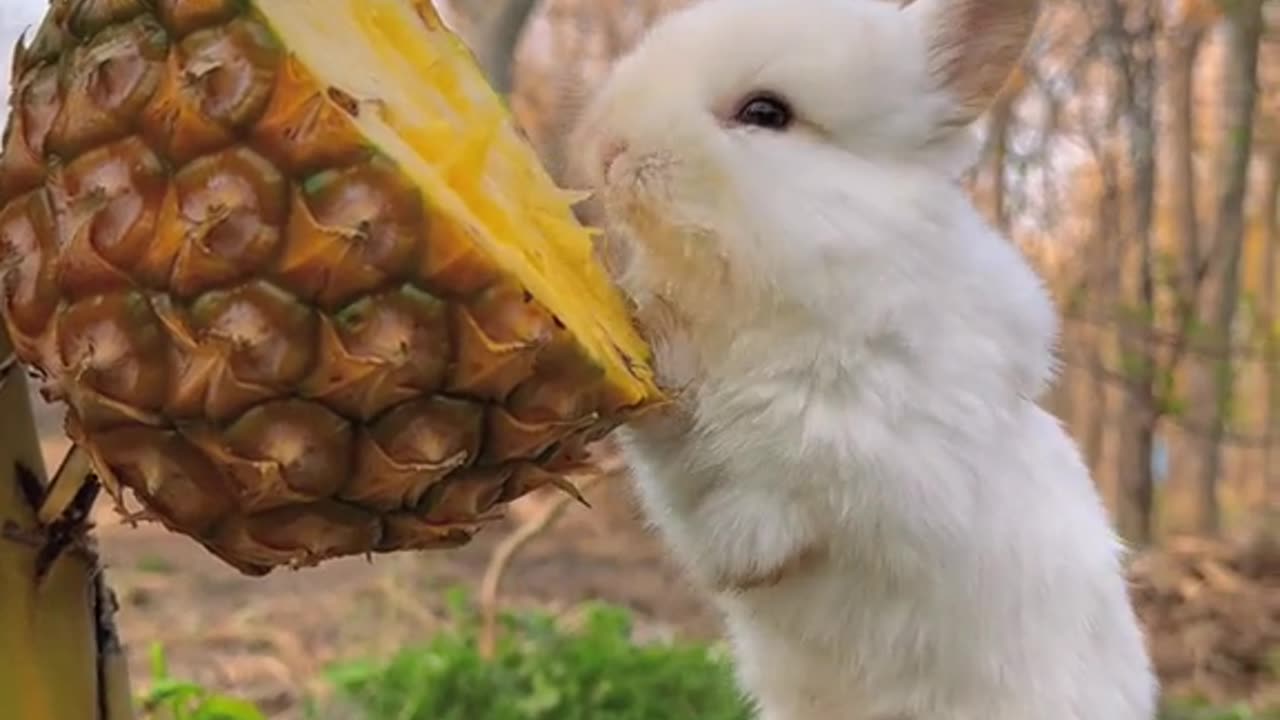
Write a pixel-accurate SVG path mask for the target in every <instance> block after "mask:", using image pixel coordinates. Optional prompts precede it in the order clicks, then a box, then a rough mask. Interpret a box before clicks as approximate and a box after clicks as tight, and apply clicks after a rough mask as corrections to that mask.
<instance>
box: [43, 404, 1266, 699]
mask: <svg viewBox="0 0 1280 720" xmlns="http://www.w3.org/2000/svg"><path fill="white" fill-rule="evenodd" d="M42 420H44V422H42V423H41V424H42V426H43V428H42V429H43V430H45V432H46V434H45V437H46V438H47V439H48V440H47V443H48V444H47V447H46V454H47V455H48V456H49V457H50V458H54V457H57V456H58V454H59V453H60V452H61V451H62V449H63V447H64V442H65V441H64V440H62V439H61V437H60V435H59V433H57V432H56V425H55V424H54V423H53V421H52V420H48V419H46V418H42ZM587 495H588V498H589V499H590V501H591V504H592V506H593V507H592V508H591V509H588V508H584V507H580V506H576V505H574V506H572V507H571V508H570V509H569V510H568V512H567V513H566V514H565V515H564V516H563V517H562V519H561V520H560V522H558V523H557V524H555V525H554V526H553V527H552V528H551V530H550V531H548V532H547V533H545V534H543V535H541V536H539V537H538V538H537V539H535V540H534V541H533V542H532V543H531V544H529V545H528V546H527V547H525V548H524V550H523V551H522V552H521V553H520V554H519V555H518V556H517V557H516V559H515V560H514V562H513V563H512V564H511V567H510V572H509V574H508V575H507V579H506V581H505V583H504V585H503V592H502V598H503V601H504V603H505V606H506V607H522V606H523V607H529V606H537V607H540V608H544V609H546V608H550V609H553V610H559V609H568V608H570V607H572V606H573V605H575V604H576V603H579V602H581V601H584V600H589V599H602V600H606V601H611V602H615V603H621V604H624V605H626V606H628V607H630V608H632V609H633V610H634V611H635V613H636V614H637V616H638V619H639V621H640V622H639V626H640V628H641V632H643V633H644V634H646V635H650V636H653V635H662V634H669V633H680V634H681V635H684V636H686V637H688V636H694V637H700V638H714V637H716V636H718V634H719V632H720V626H719V624H718V622H717V620H716V618H715V616H714V614H713V613H711V612H710V609H709V608H708V607H707V606H706V605H705V604H703V603H702V602H700V601H699V599H698V598H697V597H696V596H695V595H694V594H693V593H692V592H691V591H690V590H689V589H688V587H687V585H686V584H685V583H684V582H683V581H682V580H681V578H680V576H679V574H678V573H677V572H676V570H675V569H674V568H673V567H672V566H671V565H670V564H669V563H668V562H667V561H666V560H665V559H664V557H663V554H662V552H661V549H660V547H659V546H658V544H657V542H656V540H655V538H654V537H653V536H652V535H651V534H650V533H649V532H648V531H647V529H646V528H645V526H644V524H643V523H642V522H641V521H640V520H639V514H638V511H637V508H636V507H635V506H634V504H633V503H632V502H631V500H630V493H629V491H628V489H627V487H626V478H625V477H624V476H623V475H622V474H621V473H620V472H617V473H614V474H612V475H610V476H609V477H607V478H606V479H605V480H603V481H601V482H599V483H597V484H596V485H594V486H593V487H591V488H590V489H589V490H588V492H587ZM540 502H545V498H538V497H535V498H533V499H531V500H530V501H529V502H527V503H525V504H524V505H523V506H522V507H524V508H534V507H537V506H538V503H540ZM520 514H521V513H519V512H517V513H513V517H512V518H509V519H508V520H507V521H506V522H504V523H500V524H498V525H496V526H494V527H492V528H491V529H489V530H488V531H486V532H484V533H482V534H481V535H480V536H478V537H477V539H476V540H475V541H474V542H473V543H472V544H471V545H470V546H468V547H466V548H463V549H461V550H456V551H450V552H433V553H425V554H397V555H391V556H383V557H379V558H377V559H375V560H373V561H368V560H365V559H363V558H352V559H345V560H337V561H330V562H328V563H325V564H323V565H322V566H320V567H317V568H311V569H305V570H299V571H289V570H282V571H276V572H275V573H272V574H271V575H269V576H267V577H265V578H249V577H245V576H242V575H240V574H239V573H238V572H236V571H235V570H232V569H231V568H229V567H228V566H226V565H224V564H223V563H222V562H221V561H219V560H217V559H215V558H214V557H213V556H211V555H210V554H209V553H207V552H206V551H205V550H204V549H203V548H201V547H200V546H198V545H196V544H195V543H194V542H192V541H190V540H187V539H186V538H184V537H181V536H178V535H175V534H173V533H170V532H168V531H167V530H164V529H163V528H161V527H160V526H158V525H155V524H143V525H139V526H136V527H133V526H128V525H124V524H122V523H121V522H120V521H119V519H118V518H117V517H116V516H115V514H114V513H113V512H112V510H111V507H110V505H109V504H108V503H101V504H100V506H99V509H98V512H97V522H98V525H99V527H98V538H99V542H100V550H101V553H102V556H103V559H104V562H105V564H106V566H107V578H108V582H109V583H110V584H111V586H112V587H113V589H114V590H115V593H116V595H117V598H118V601H119V604H120V611H119V614H118V616H117V621H118V623H119V626H120V628H119V629H120V631H121V634H122V636H123V637H124V639H125V641H126V642H127V644H128V651H129V654H130V666H131V671H132V673H133V675H134V677H135V678H136V684H138V685H139V686H140V687H139V689H141V687H142V686H145V680H146V673H147V652H148V648H149V647H150V645H151V644H152V643H155V642H159V643H162V644H163V645H164V647H165V649H166V651H167V654H168V657H169V660H170V663H171V667H172V669H173V671H174V673H175V674H177V675H179V676H181V677H184V678H188V679H193V680H196V681H199V682H201V683H203V684H206V685H208V686H211V687H214V688H218V689H222V690H226V691H229V692H232V693H234V694H237V695H240V696H242V697H248V698H250V699H252V700H254V701H256V702H257V703H259V704H260V706H261V707H262V708H263V710H264V711H265V712H267V714H268V715H269V716H270V717H273V718H284V719H286V720H294V719H296V718H299V717H300V713H301V706H300V702H301V700H302V699H303V698H304V697H306V696H308V695H311V696H321V697H322V696H323V694H324V692H325V690H326V688H325V686H324V685H323V683H322V681H321V680H320V677H321V675H320V673H321V671H322V670H323V669H324V668H325V667H326V666H328V665H329V664H330V663H332V662H334V661H337V660H342V659H352V658H360V657H365V658H368V657H372V658H379V657H386V656H388V655H389V654H390V653H391V652H392V651H393V650H394V649H396V648H397V647H401V646H403V645H404V644H406V643H411V642H413V641H414V640H416V639H421V638H425V637H426V636H428V635H430V633H432V631H433V630H435V629H437V628H439V627H440V626H441V624H442V623H443V622H445V619H444V616H443V612H442V610H443V607H442V606H443V599H444V598H443V592H442V591H443V590H445V589H447V588H450V587H457V586H461V587H464V588H467V589H468V590H470V591H471V592H472V593H473V594H475V593H477V592H478V588H479V585H480V578H481V576H482V575H483V573H484V570H485V568H486V566H487V565H488V563H489V561H490V555H491V554H492V552H493V549H494V546H495V545H496V544H497V543H498V542H500V541H501V540H502V538H504V537H505V536H506V535H507V534H509V533H510V532H511V531H512V530H513V529H514V528H515V527H516V525H517V523H518V522H519V520H520V518H519V517H516V516H518V515H520ZM525 515H527V513H525ZM1132 576H1133V585H1134V597H1135V601H1136V603H1137V606H1138V609H1139V613H1140V614H1141V616H1142V619H1143V622H1144V623H1145V624H1146V626H1147V627H1148V629H1149V635H1150V638H1151V644H1152V653H1153V656H1154V657H1155V660H1156V663H1157V666H1158V669H1159V671H1160V673H1161V676H1162V680H1163V681H1164V684H1165V686H1166V687H1167V688H1168V689H1170V691H1171V692H1173V693H1176V694H1178V695H1186V694H1198V695H1204V696H1208V697H1209V698H1211V699H1213V700H1214V701H1216V702H1222V703H1229V702H1235V701H1238V700H1242V699H1247V700H1252V701H1254V702H1255V703H1259V704H1261V703H1272V702H1275V703H1277V704H1280V544H1277V543H1275V542H1271V543H1266V542H1251V543H1248V544H1225V543H1212V542H1207V541H1203V540H1197V539H1192V538H1182V539H1174V540H1172V541H1169V542H1167V543H1165V545H1164V547H1163V548H1162V549H1161V550H1160V551H1158V552H1149V553H1143V554H1141V555H1139V556H1138V557H1136V558H1135V560H1134V563H1133V571H1132Z"/></svg>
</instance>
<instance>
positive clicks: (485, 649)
mask: <svg viewBox="0 0 1280 720" xmlns="http://www.w3.org/2000/svg"><path fill="white" fill-rule="evenodd" d="M603 477H605V473H603V472H597V473H594V474H592V475H590V476H588V477H586V478H585V479H583V480H582V481H581V482H580V484H579V490H581V491H585V490H586V489H587V488H589V487H590V486H592V485H594V484H596V483H597V482H599V481H600V480H601V478H603ZM575 501H576V498H575V497H574V496H573V495H570V494H567V493H559V494H557V495H556V496H554V497H553V498H551V500H550V501H549V502H547V504H546V505H544V506H543V507H542V508H540V512H538V514H536V515H534V516H533V517H532V518H530V519H529V520H526V521H525V522H524V523H522V524H521V525H520V526H519V527H518V528H516V529H515V531H514V532H512V533H511V534H510V535H508V536H507V537H505V538H503V540H502V542H501V543H499V544H498V546H497V547H496V548H494V550H493V554H492V555H491V556H490V557H489V565H488V567H486V568H485V571H484V578H483V579H482V580H481V581H480V597H479V604H480V618H481V626H480V640H479V646H480V654H481V656H482V657H485V658H489V659H492V658H493V656H494V653H495V652H497V648H498V614H499V611H500V609H501V600H500V591H501V589H502V580H503V578H504V577H505V576H506V573H507V567H508V566H510V564H511V561H512V559H514V558H515V556H516V554H517V553H519V552H520V550H521V549H523V548H524V547H525V546H526V545H528V544H529V543H530V542H532V541H533V540H534V539H535V538H537V537H538V536H539V535H541V534H542V533H544V532H546V531H547V530H549V529H550V528H551V527H552V526H554V525H555V522H556V520H558V519H559V518H560V516H561V515H563V514H564V513H565V511H566V510H568V509H569V506H570V504H571V503H573V502H575Z"/></svg>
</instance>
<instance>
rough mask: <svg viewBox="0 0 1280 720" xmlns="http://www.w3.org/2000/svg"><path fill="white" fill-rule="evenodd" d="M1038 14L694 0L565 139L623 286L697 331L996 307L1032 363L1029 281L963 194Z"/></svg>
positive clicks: (950, 6)
mask: <svg viewBox="0 0 1280 720" xmlns="http://www.w3.org/2000/svg"><path fill="white" fill-rule="evenodd" d="M1036 19H1037V8H1036V5H1035V2H1034V0H917V1H916V2H913V3H911V4H909V5H905V6H902V5H898V4H893V3H890V2H883V1H881V0H703V1H702V2H699V3H695V4H694V5H692V6H690V7H689V8H687V9H684V10H681V11H677V12H674V13H672V14H670V15H668V16H666V17H665V18H663V19H662V20H660V21H659V22H658V23H657V24H655V26H654V27H653V28H651V30H650V32H649V33H648V34H647V35H646V36H645V37H644V38H643V39H642V40H641V41H640V42H639V43H638V44H637V45H636V47H635V48H633V50H632V51H631V52H630V53H629V54H628V55H626V56H624V57H623V58H622V59H620V60H619V61H618V63H617V64H616V65H615V67H614V68H613V70H612V72H611V74H610V75H609V77H608V78H607V79H606V80H605V82H604V83H603V85H602V87H601V89H600V90H599V92H598V93H597V95H596V96H595V98H594V100H593V101H592V102H591V103H590V104H589V105H588V106H587V107H586V110H585V112H584V113H583V114H582V116H581V119H580V121H579V123H578V125H577V128H576V130H575V137H574V141H573V142H572V145H571V146H572V147H574V148H575V150H574V152H575V154H576V168H575V170H576V172H575V175H576V176H577V177H578V178H580V179H581V180H582V181H585V183H586V184H587V185H589V186H590V187H591V189H593V190H594V191H595V199H594V202H595V203H597V208H598V209H599V210H601V211H602V213H603V218H604V220H603V223H601V224H603V225H604V227H605V231H606V232H605V235H606V237H607V238H608V239H607V240H606V250H607V252H606V253H605V254H606V259H607V261H608V264H609V265H610V266H611V267H612V268H613V269H614V271H615V274H616V275H617V277H618V279H619V284H620V286H621V287H622V288H623V290H624V291H626V292H628V293H629V294H630V295H631V296H632V298H633V299H634V300H636V302H637V303H638V304H640V305H644V304H646V303H647V302H649V301H650V300H654V299H657V300H660V301H661V302H662V303H663V304H664V306H667V307H671V308H674V309H675V311H676V312H677V313H678V314H679V315H680V316H681V321H682V322H684V323H686V324H688V325H690V326H692V327H694V328H695V330H694V332H701V331H702V330H704V329H707V328H710V327H712V326H714V327H717V328H721V329H725V328H729V332H733V331H734V330H733V326H734V323H735V321H738V322H743V323H747V322H751V320H750V318H753V317H756V318H758V317H760V316H761V315H766V316H769V317H778V316H783V315H785V316H788V317H791V318H792V319H793V320H794V321H796V322H805V321H806V320H807V319H819V320H829V319H830V316H831V313H832V312H838V313H842V314H843V316H842V317H845V319H847V321H848V322H851V323H855V324H858V323H861V324H862V325H863V326H866V325H868V324H870V325H875V324H883V323H886V322H893V321H894V320H893V318H896V317H901V316H902V315H904V314H908V313H912V312H917V311H919V312H917V314H919V313H923V314H926V315H927V314H929V313H930V312H935V313H936V311H938V310H940V309H941V310H944V311H954V310H957V309H958V305H963V304H965V303H969V304H970V305H974V306H975V307H973V308H972V309H971V312H972V313H980V312H984V309H983V308H981V307H977V306H981V305H982V304H983V303H984V302H986V301H988V300H990V299H991V298H993V297H994V298H996V299H998V301H999V302H1000V303H1005V304H1008V305H1012V306H1021V308H1022V309H1021V310H1018V309H1003V310H1000V311H999V312H998V313H997V314H999V315H1000V316H1001V318H1003V319H1002V320H1001V322H1004V323H1005V325H1008V326H1009V327H1006V328H1003V329H1002V330H1001V332H1002V333H1003V334H1006V335H1007V334H1009V333H1014V334H1021V335H1022V337H1021V338H1020V339H1019V341H1025V340H1027V339H1028V338H1029V339H1030V340H1031V342H1032V344H1033V345H1035V346H1036V348H1037V350H1036V352H1042V350H1043V348H1042V347H1041V346H1042V345H1043V343H1042V342H1039V341H1041V340H1045V339H1046V338H1047V336H1049V335H1051V334H1052V329H1051V326H1052V325H1053V320H1052V311H1051V308H1049V307H1048V306H1047V303H1046V301H1045V298H1044V297H1043V293H1042V289H1041V287H1040V284H1039V282H1038V279H1037V278H1035V277H1034V276H1033V275H1032V273H1031V272H1030V270H1029V268H1027V267H1025V263H1024V262H1023V260H1022V258H1021V256H1020V255H1018V253H1017V252H1016V250H1014V249H1012V248H1011V246H1010V245H1009V243H1008V242H1007V241H1005V240H1004V239H1003V238H1001V237H1000V236H999V235H998V234H996V233H994V232H992V231H991V230H990V229H989V228H987V227H986V225H985V224H984V223H983V222H982V220H981V219H980V217H979V216H978V214H977V213H976V211H974V210H973V208H972V206H971V205H970V202H969V199H968V197H967V196H966V195H965V193H964V191H963V189H962V188H961V187H960V185H959V183H958V177H959V175H960V174H961V172H962V171H963V170H965V169H966V168H967V167H968V165H969V164H970V163H971V162H972V161H973V160H974V159H975V157H976V149H977V143H976V139H975V136H974V135H973V133H972V129H971V124H972V123H973V121H974V120H976V119H977V118H978V116H979V115H981V114H982V113H983V112H984V111H985V109H986V108H987V106H988V105H989V104H990V103H991V102H992V100H994V98H995V96H996V95H997V94H998V93H999V91H1000V90H1001V89H1002V87H1003V85H1004V83H1005V81H1006V79H1007V78H1008V77H1009V75H1010V74H1011V73H1012V71H1013V70H1014V68H1015V66H1016V65H1017V64H1018V63H1019V62H1020V60H1021V57H1022V54H1023V52H1024V48H1025V46H1026V45H1027V42H1028V39H1029V36H1030V34H1031V32H1032V28H1033V25H1034V24H1035V21H1036ZM962 296H963V297H962ZM984 298H985V299H984ZM1019 313H1021V314H1020V315H1019ZM843 321H844V320H842V322H843ZM927 325H928V323H923V324H921V325H920V327H922V328H923V327H927ZM1036 364H1040V365H1043V364H1045V363H1042V362H1039V361H1037V363H1036Z"/></svg>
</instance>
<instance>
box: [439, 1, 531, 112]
mask: <svg viewBox="0 0 1280 720" xmlns="http://www.w3.org/2000/svg"><path fill="white" fill-rule="evenodd" d="M449 5H450V8H451V9H452V10H453V11H454V14H455V15H456V16H457V17H458V19H459V20H460V22H459V23H458V25H459V28H458V32H459V34H461V35H462V36H463V37H464V38H466V41H467V45H468V46H469V47H470V48H471V51H472V52H473V53H474V54H475V56H476V61H477V62H479V63H480V67H481V69H483V70H484V72H485V75H486V76H487V77H488V78H489V82H490V84H491V85H493V88H494V89H495V90H497V91H498V92H499V93H501V94H502V95H507V94H509V93H510V92H511V89H512V85H513V77H514V70H513V67H512V64H513V58H514V57H515V52H516V47H517V46H518V45H519V44H520V39H521V37H522V36H523V33H524V30H525V28H526V27H527V26H528V24H529V19H530V18H531V17H533V13H534V11H535V10H537V8H538V0H452V1H451V2H450V3H449Z"/></svg>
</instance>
